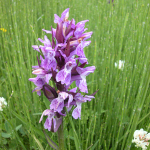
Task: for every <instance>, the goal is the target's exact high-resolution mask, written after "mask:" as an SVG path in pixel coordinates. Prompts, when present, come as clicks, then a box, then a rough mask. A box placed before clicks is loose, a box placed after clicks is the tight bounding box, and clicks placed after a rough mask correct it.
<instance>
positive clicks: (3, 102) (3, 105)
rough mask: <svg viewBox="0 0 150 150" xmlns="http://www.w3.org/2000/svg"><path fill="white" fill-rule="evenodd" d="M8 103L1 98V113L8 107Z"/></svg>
mask: <svg viewBox="0 0 150 150" xmlns="http://www.w3.org/2000/svg"><path fill="white" fill-rule="evenodd" d="M6 105H7V102H6V100H5V98H4V97H0V111H3V108H4V107H6Z"/></svg>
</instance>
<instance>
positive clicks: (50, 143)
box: [43, 130, 58, 150]
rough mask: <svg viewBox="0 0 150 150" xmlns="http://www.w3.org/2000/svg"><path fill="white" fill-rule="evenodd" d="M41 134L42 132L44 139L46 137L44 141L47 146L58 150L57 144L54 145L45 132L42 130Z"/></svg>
mask: <svg viewBox="0 0 150 150" xmlns="http://www.w3.org/2000/svg"><path fill="white" fill-rule="evenodd" d="M43 132H44V135H45V137H46V140H47V142H48V144H49V145H50V146H51V147H52V148H54V149H55V150H58V146H57V144H56V143H55V142H54V141H52V140H51V139H50V137H49V136H48V135H47V134H46V132H45V131H44V130H43Z"/></svg>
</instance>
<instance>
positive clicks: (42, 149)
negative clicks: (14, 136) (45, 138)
mask: <svg viewBox="0 0 150 150" xmlns="http://www.w3.org/2000/svg"><path fill="white" fill-rule="evenodd" d="M32 136H33V139H34V140H35V141H36V143H37V144H38V146H39V148H40V150H44V148H43V146H42V144H41V143H40V141H39V140H38V139H37V138H36V137H35V135H32Z"/></svg>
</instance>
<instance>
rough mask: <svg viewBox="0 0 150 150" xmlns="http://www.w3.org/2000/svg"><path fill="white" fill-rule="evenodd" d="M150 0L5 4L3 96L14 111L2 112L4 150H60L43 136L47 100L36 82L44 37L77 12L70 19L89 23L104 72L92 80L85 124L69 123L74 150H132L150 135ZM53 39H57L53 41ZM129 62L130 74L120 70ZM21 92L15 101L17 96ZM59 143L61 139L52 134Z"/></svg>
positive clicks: (0, 17)
mask: <svg viewBox="0 0 150 150" xmlns="http://www.w3.org/2000/svg"><path fill="white" fill-rule="evenodd" d="M149 3H150V2H149V0H144V1H138V0H114V6H113V4H112V3H111V4H108V3H107V1H106V0H82V1H80V0H43V1H41V0H5V1H4V0H1V1H0V28H5V29H6V30H7V32H3V31H2V30H0V96H1V97H4V98H6V100H7V102H8V107H7V108H6V109H4V111H3V112H0V134H1V135H0V149H9V150H14V149H19V150H20V149H27V150H28V149H32V150H35V149H40V150H42V149H45V150H48V149H52V148H50V147H49V145H48V144H47V141H46V139H45V136H44V133H43V131H42V130H43V128H44V127H43V124H44V120H43V121H42V123H40V124H39V123H38V122H39V119H40V115H41V113H42V112H43V110H44V109H46V108H47V100H46V98H45V97H44V95H42V96H41V97H39V96H38V95H37V94H36V93H32V90H33V89H34V87H35V86H34V85H33V84H32V83H31V82H29V81H28V79H29V78H31V77H34V76H33V75H32V68H31V67H32V65H37V60H36V56H37V55H39V54H38V52H37V51H34V50H33V49H32V45H38V44H41V43H40V42H39V41H38V40H37V39H38V38H44V35H45V32H43V31H42V29H46V30H50V28H51V26H53V27H56V24H54V14H58V15H59V16H60V15H61V13H62V12H63V11H64V10H65V9H66V8H68V7H69V8H70V12H69V19H71V18H74V19H75V20H76V23H77V22H78V21H81V20H86V19H88V20H89V22H88V23H86V27H87V28H88V31H93V35H92V38H91V40H92V42H91V44H90V46H89V47H86V48H85V54H86V56H87V58H88V60H89V64H90V65H95V66H96V70H95V72H94V73H93V74H91V75H89V76H88V78H87V81H88V88H89V93H90V94H91V93H93V92H94V91H96V90H97V89H99V91H98V93H97V94H96V96H95V99H94V100H92V101H91V102H88V103H86V104H83V105H82V117H81V120H74V119H72V117H71V113H70V115H69V116H68V117H66V118H65V119H64V122H65V123H64V132H65V143H66V150H75V149H77V150H86V149H90V150H94V149H95V150H128V149H131V150H133V149H137V148H135V147H134V144H132V143H131V142H132V138H133V133H134V131H135V130H136V129H140V128H143V129H144V130H146V131H148V132H150V129H149V128H150V123H149V119H150V111H149V108H150V106H149V105H150V86H149V85H150V84H149V83H150V9H149V7H150V6H149ZM47 36H48V37H49V39H51V36H50V35H47ZM119 60H124V61H125V66H124V69H123V70H119V69H117V68H115V66H114V63H115V62H117V61H119ZM12 91H13V93H12ZM47 134H48V135H49V136H50V137H51V139H53V140H54V141H55V142H56V143H57V134H56V133H51V132H47Z"/></svg>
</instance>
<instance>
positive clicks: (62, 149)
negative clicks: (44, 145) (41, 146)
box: [58, 120, 65, 150]
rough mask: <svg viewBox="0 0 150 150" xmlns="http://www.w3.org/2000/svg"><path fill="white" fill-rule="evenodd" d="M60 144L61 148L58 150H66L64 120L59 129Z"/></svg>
mask: <svg viewBox="0 0 150 150" xmlns="http://www.w3.org/2000/svg"><path fill="white" fill-rule="evenodd" d="M58 143H59V148H58V150H65V147H64V146H65V144H64V132H63V120H62V123H61V125H60V127H59V129H58Z"/></svg>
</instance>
